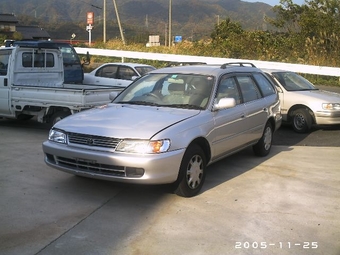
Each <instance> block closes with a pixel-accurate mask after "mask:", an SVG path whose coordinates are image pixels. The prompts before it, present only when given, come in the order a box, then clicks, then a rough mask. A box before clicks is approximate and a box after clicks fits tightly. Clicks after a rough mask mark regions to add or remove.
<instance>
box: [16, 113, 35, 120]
mask: <svg viewBox="0 0 340 255" xmlns="http://www.w3.org/2000/svg"><path fill="white" fill-rule="evenodd" d="M33 117H34V116H33V115H28V114H19V115H18V116H17V119H18V120H30V119H32V118H33Z"/></svg>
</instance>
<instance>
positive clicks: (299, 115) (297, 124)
mask: <svg viewBox="0 0 340 255" xmlns="http://www.w3.org/2000/svg"><path fill="white" fill-rule="evenodd" d="M292 125H293V129H294V131H295V132H297V133H307V132H308V131H310V129H311V128H312V116H311V115H310V114H309V112H308V110H307V109H304V108H299V109H297V110H295V111H294V112H293V119H292Z"/></svg>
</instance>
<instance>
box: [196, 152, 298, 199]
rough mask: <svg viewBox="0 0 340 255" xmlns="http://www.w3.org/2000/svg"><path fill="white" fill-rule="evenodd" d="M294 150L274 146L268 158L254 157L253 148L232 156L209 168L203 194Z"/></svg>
mask: <svg viewBox="0 0 340 255" xmlns="http://www.w3.org/2000/svg"><path fill="white" fill-rule="evenodd" d="M292 150H294V148H291V147H289V146H273V147H272V149H271V152H270V154H269V155H268V156H266V157H257V156H255V155H254V153H253V150H252V148H251V147H249V148H246V149H244V150H242V151H240V152H238V153H236V154H233V155H230V156H228V157H226V158H224V159H222V160H220V161H218V162H216V163H214V164H212V165H210V166H208V169H207V175H206V180H205V183H204V185H203V188H202V191H201V193H204V192H206V191H208V190H210V189H213V188H215V187H217V186H219V185H221V184H223V183H226V182H228V181H230V180H232V179H234V178H237V177H238V176H240V175H242V174H244V173H246V172H248V171H251V170H253V169H255V168H256V167H258V166H260V165H261V164H262V163H263V162H265V161H267V160H270V159H271V158H273V157H275V156H276V155H277V154H279V153H281V152H286V151H292Z"/></svg>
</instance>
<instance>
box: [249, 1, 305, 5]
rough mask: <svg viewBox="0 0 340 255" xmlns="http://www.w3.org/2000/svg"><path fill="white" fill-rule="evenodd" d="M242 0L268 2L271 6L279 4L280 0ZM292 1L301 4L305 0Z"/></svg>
mask: <svg viewBox="0 0 340 255" xmlns="http://www.w3.org/2000/svg"><path fill="white" fill-rule="evenodd" d="M243 1H245V2H252V3H254V2H263V3H266V4H269V5H271V6H274V5H279V4H280V0H243ZM293 3H294V4H298V5H301V4H304V3H305V0H293Z"/></svg>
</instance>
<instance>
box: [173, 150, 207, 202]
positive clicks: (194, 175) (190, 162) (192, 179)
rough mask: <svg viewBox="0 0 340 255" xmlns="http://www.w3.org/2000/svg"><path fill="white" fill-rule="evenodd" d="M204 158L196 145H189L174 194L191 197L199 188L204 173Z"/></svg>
mask: <svg viewBox="0 0 340 255" xmlns="http://www.w3.org/2000/svg"><path fill="white" fill-rule="evenodd" d="M206 164H207V163H206V159H205V155H204V152H203V150H202V149H201V147H199V146H198V145H192V146H190V147H189V148H188V149H187V151H186V152H185V154H184V156H183V159H182V163H181V166H180V169H179V175H178V179H177V181H176V183H175V194H177V195H179V196H181V197H193V196H195V195H197V194H198V192H199V191H200V190H201V188H202V186H203V183H204V180H205V175H206Z"/></svg>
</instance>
